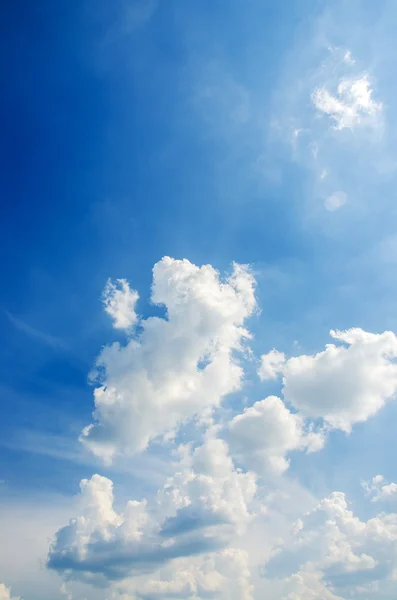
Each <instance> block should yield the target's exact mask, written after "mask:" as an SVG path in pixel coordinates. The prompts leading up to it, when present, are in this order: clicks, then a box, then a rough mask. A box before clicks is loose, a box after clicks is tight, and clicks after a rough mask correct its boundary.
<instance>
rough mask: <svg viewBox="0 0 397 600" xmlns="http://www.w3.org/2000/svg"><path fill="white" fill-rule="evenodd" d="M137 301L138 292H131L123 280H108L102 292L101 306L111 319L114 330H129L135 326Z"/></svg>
mask: <svg viewBox="0 0 397 600" xmlns="http://www.w3.org/2000/svg"><path fill="white" fill-rule="evenodd" d="M138 299H139V294H138V292H136V291H135V290H131V289H130V286H129V285H128V282H127V281H126V280H125V279H116V281H115V282H113V281H112V280H111V279H109V280H108V282H107V284H106V287H105V289H104V291H103V304H104V306H105V311H106V312H107V313H108V315H110V316H111V318H112V319H113V326H114V327H115V329H131V327H133V325H135V324H136V322H137V320H138V316H137V314H136V312H135V305H136V303H137V301H138Z"/></svg>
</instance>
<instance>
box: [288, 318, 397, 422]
mask: <svg viewBox="0 0 397 600" xmlns="http://www.w3.org/2000/svg"><path fill="white" fill-rule="evenodd" d="M330 334H331V336H332V337H333V338H334V339H335V340H337V341H338V342H340V344H339V345H336V344H327V346H326V348H325V350H324V351H322V352H319V353H318V354H314V355H301V356H297V357H293V358H290V359H289V360H287V361H286V362H285V364H284V366H283V368H282V373H283V394H284V399H285V401H286V402H287V403H288V404H291V405H292V406H294V407H295V408H296V410H297V411H298V413H299V414H300V415H302V416H303V417H306V418H321V419H324V421H325V422H326V424H327V426H328V427H330V428H335V429H341V430H342V431H345V432H350V431H351V428H352V425H353V424H354V423H359V422H362V421H366V420H367V419H368V418H369V417H370V416H372V415H374V414H375V413H377V412H378V411H379V410H380V409H381V408H382V407H383V405H384V404H385V402H386V401H387V400H390V399H391V398H393V397H394V395H395V393H396V391H397V364H396V362H395V360H394V359H395V358H396V357H397V336H396V335H395V334H394V333H392V332H391V331H385V332H384V333H381V334H374V333H368V332H366V331H363V330H362V329H358V328H354V329H349V330H347V331H331V332H330Z"/></svg>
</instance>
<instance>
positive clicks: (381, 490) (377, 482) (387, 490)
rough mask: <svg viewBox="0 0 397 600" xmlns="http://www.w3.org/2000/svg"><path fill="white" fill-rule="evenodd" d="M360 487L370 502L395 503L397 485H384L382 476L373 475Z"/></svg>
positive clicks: (396, 499)
mask: <svg viewBox="0 0 397 600" xmlns="http://www.w3.org/2000/svg"><path fill="white" fill-rule="evenodd" d="M361 485H362V487H363V488H364V490H365V492H366V494H367V495H368V496H370V498H371V502H396V501H397V483H386V482H385V478H384V477H383V475H375V477H373V478H372V480H371V481H363V482H362V484H361Z"/></svg>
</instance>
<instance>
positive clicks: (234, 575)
mask: <svg viewBox="0 0 397 600" xmlns="http://www.w3.org/2000/svg"><path fill="white" fill-rule="evenodd" d="M250 575H251V574H250V570H249V566H248V554H247V552H245V551H243V550H240V549H237V548H227V549H226V550H223V551H221V552H219V553H213V554H212V555H207V556H204V557H191V558H188V559H186V558H180V559H177V560H175V561H174V562H173V563H172V564H170V565H167V566H165V567H164V568H162V569H160V570H159V571H157V572H156V573H154V574H153V575H151V576H149V577H145V576H144V577H140V578H135V579H134V580H130V581H128V582H126V583H125V585H124V588H125V590H126V592H127V593H128V594H134V597H137V598H139V599H141V598H142V599H143V598H144V599H149V598H150V600H163V598H172V599H174V598H192V599H193V598H194V600H196V599H197V600H200V599H203V600H204V599H206V598H216V599H217V600H252V598H253V596H252V586H251V584H250ZM123 598H125V599H126V600H127V598H131V595H127V594H126V595H125V596H123Z"/></svg>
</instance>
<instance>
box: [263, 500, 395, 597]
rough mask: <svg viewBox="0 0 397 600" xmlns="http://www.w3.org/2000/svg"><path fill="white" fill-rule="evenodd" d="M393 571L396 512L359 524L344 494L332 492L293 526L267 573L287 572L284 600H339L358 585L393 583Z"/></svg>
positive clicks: (380, 515) (274, 556) (358, 586)
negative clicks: (383, 581)
mask: <svg viewBox="0 0 397 600" xmlns="http://www.w3.org/2000/svg"><path fill="white" fill-rule="evenodd" d="M396 567H397V514H394V513H391V514H384V513H381V514H379V515H377V516H375V517H373V518H371V519H369V520H368V521H361V520H360V519H359V518H358V517H357V516H355V515H354V513H353V512H352V511H351V510H349V508H348V503H347V500H346V498H345V495H344V494H343V493H341V492H333V493H332V494H331V495H330V496H329V497H327V498H324V499H323V500H322V501H321V502H320V503H319V504H318V506H317V507H316V508H315V509H314V510H312V511H310V512H309V513H307V514H306V515H305V516H304V517H303V518H302V519H300V520H298V521H297V522H296V523H295V525H294V526H293V527H292V531H291V537H290V538H289V539H288V540H284V541H283V543H282V544H281V545H280V546H279V547H278V548H276V549H275V551H274V555H273V558H272V559H271V560H270V561H269V563H268V564H267V572H268V573H269V574H275V573H279V574H283V575H285V573H286V572H288V571H289V572H292V575H287V576H286V577H285V584H286V589H287V596H286V598H287V599H288V600H301V599H302V600H303V598H304V599H305V600H306V599H307V598H313V599H316V600H317V599H318V600H320V599H321V600H323V599H325V598H327V599H328V598H329V600H339V599H340V598H345V597H346V594H349V596H350V595H351V593H352V592H357V590H358V591H359V588H360V587H361V586H363V585H364V584H366V585H368V583H371V582H377V581H378V580H380V579H383V580H385V581H386V582H387V581H389V582H393V581H395V579H396V573H397V571H396Z"/></svg>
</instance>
